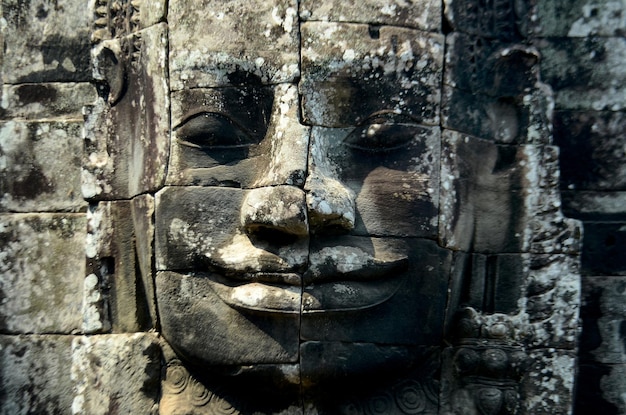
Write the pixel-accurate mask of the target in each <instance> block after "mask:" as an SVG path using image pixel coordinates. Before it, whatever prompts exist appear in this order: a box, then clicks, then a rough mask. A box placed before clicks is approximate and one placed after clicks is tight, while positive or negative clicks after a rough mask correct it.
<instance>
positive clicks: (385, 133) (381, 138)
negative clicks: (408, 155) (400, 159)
mask: <svg viewBox="0 0 626 415" xmlns="http://www.w3.org/2000/svg"><path fill="white" fill-rule="evenodd" d="M417 135H418V134H417V132H416V129H415V125H412V124H392V123H368V124H365V125H361V126H359V127H357V128H355V129H354V130H353V131H352V132H351V133H350V134H349V135H348V136H347V137H346V138H345V139H344V143H345V144H346V145H348V146H349V147H352V148H355V149H358V150H363V151H368V152H374V153H379V152H388V151H392V150H396V149H399V148H403V147H405V146H406V145H407V144H408V143H410V142H411V141H412V140H413V139H414V138H415V137H416V136H417Z"/></svg>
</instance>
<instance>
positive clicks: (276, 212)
mask: <svg viewBox="0 0 626 415" xmlns="http://www.w3.org/2000/svg"><path fill="white" fill-rule="evenodd" d="M241 223H242V225H243V227H244V229H245V230H246V232H247V233H248V234H255V233H256V234H263V236H264V239H266V240H268V241H269V242H279V243H281V242H283V241H284V239H281V236H282V237H284V236H295V237H302V236H307V235H308V234H309V224H308V217H307V210H306V197H305V194H304V192H303V191H302V190H301V189H299V188H297V187H294V186H273V187H261V188H258V189H252V190H250V191H248V194H247V195H246V197H245V198H244V200H243V203H242V207H241ZM274 239H276V241H274ZM281 244H282V243H281Z"/></svg>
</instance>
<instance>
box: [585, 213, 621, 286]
mask: <svg viewBox="0 0 626 415" xmlns="http://www.w3.org/2000/svg"><path fill="white" fill-rule="evenodd" d="M625 244H626V228H624V224H623V223H621V222H591V221H587V222H585V234H584V239H583V246H584V247H585V249H584V250H583V251H582V256H581V267H582V272H583V274H585V275H626V258H625V257H624V255H622V252H624V249H625Z"/></svg>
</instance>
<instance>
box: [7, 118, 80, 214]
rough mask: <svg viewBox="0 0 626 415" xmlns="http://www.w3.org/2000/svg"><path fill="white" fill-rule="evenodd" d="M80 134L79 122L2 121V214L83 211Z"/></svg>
mask: <svg viewBox="0 0 626 415" xmlns="http://www.w3.org/2000/svg"><path fill="white" fill-rule="evenodd" d="M81 130H82V125H81V124H80V123H78V122H37V123H34V122H29V123H26V122H20V121H8V122H6V123H0V153H2V156H0V210H3V211H13V212H35V211H39V212H41V211H60V210H73V211H76V210H80V209H82V208H83V207H85V202H84V200H83V198H82V195H81V192H80V156H79V154H80V153H81V151H82V138H81ZM52 154H54V155H55V157H51V155H52Z"/></svg>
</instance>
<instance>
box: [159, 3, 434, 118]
mask: <svg viewBox="0 0 626 415" xmlns="http://www.w3.org/2000/svg"><path fill="white" fill-rule="evenodd" d="M345 3H346V2H342V1H328V2H314V1H302V2H301V4H300V11H299V12H298V5H297V4H296V1H295V0H292V1H285V0H281V1H279V0H273V1H247V0H246V1H237V0H236V1H209V0H204V1H190V0H184V1H181V0H178V1H171V2H170V3H169V15H168V20H169V31H170V35H169V37H170V39H169V40H170V49H169V61H170V68H169V69H170V87H171V89H172V90H173V91H179V90H185V89H193V88H199V87H200V88H215V87H224V86H232V85H238V84H249V83H257V84H264V85H270V84H277V83H284V82H296V81H299V91H300V94H301V95H303V96H304V97H305V99H304V100H303V115H304V119H305V121H306V122H307V123H310V124H315V125H323V126H329V127H340V126H346V125H350V124H353V123H354V122H355V121H356V122H358V121H359V118H363V117H366V116H367V115H368V114H370V113H374V112H376V111H379V110H396V111H398V112H403V113H406V114H410V115H412V116H414V117H415V118H416V119H418V120H419V121H420V122H421V123H425V124H437V123H438V119H437V116H436V114H437V113H438V103H439V95H440V92H439V88H438V87H439V85H440V83H441V78H442V68H443V50H444V48H443V42H444V40H443V36H442V35H439V34H436V33H434V32H436V31H438V30H439V29H440V20H439V19H440V17H439V16H440V2H439V1H420V2H405V1H397V2H393V1H392V2H389V1H384V2H382V1H372V0H369V1H361V2H359V3H358V4H351V5H346V4H345ZM412 3H415V4H412ZM431 31H433V32H431ZM381 98H383V99H381Z"/></svg>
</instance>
